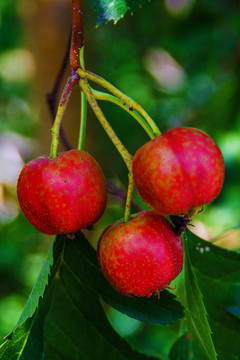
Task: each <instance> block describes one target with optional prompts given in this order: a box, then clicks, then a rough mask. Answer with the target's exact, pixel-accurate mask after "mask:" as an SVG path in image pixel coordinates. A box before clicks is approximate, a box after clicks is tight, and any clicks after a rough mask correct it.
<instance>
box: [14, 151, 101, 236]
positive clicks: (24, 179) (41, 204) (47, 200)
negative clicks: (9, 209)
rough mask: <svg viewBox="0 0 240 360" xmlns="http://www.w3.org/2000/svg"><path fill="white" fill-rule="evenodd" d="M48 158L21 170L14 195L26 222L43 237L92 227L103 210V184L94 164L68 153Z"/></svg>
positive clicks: (82, 154) (83, 156)
mask: <svg viewBox="0 0 240 360" xmlns="http://www.w3.org/2000/svg"><path fill="white" fill-rule="evenodd" d="M48 156H49V155H48V154H46V155H43V156H40V157H38V158H37V159H33V160H31V161H30V162H28V163H27V164H26V165H25V166H24V167H23V169H22V171H21V173H20V175H19V179H18V184H17V194H18V200H19V204H20V206H21V209H22V211H23V213H24V215H25V216H26V218H27V219H28V221H29V222H30V223H31V224H32V225H33V226H34V227H35V228H36V229H38V230H39V231H41V232H43V233H45V234H52V235H53V234H67V233H74V232H76V231H77V230H79V229H82V228H86V227H88V226H90V225H92V224H94V223H95V222H96V221H97V220H98V219H99V218H100V217H101V215H102V213H103V212H104V209H105V206H106V183H105V178H104V175H103V172H102V170H101V168H100V166H99V165H98V163H97V162H96V160H95V159H94V158H93V157H92V156H91V155H89V154H88V153H87V152H84V151H80V150H71V151H67V152H63V153H60V154H59V156H57V157H56V158H54V159H49V158H48Z"/></svg>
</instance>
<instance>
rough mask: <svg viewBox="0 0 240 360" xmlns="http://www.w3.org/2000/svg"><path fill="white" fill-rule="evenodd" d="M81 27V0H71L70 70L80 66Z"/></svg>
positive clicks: (82, 42)
mask: <svg viewBox="0 0 240 360" xmlns="http://www.w3.org/2000/svg"><path fill="white" fill-rule="evenodd" d="M83 44H84V39H83V27H82V0H72V39H71V49H70V64H71V67H72V70H73V71H74V70H77V69H78V68H79V67H81V63H80V60H79V51H80V49H81V47H83Z"/></svg>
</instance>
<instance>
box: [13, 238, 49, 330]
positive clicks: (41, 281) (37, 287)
mask: <svg viewBox="0 0 240 360" xmlns="http://www.w3.org/2000/svg"><path fill="white" fill-rule="evenodd" d="M52 265H53V244H52V245H51V246H50V249H49V251H48V254H47V257H46V260H45V262H44V264H43V267H42V269H41V271H40V273H39V275H38V278H37V280H36V282H35V284H34V286H33V288H32V291H31V293H30V296H29V298H28V300H27V303H26V305H25V307H24V309H23V312H22V314H21V316H20V318H19V320H18V322H17V325H16V326H15V327H14V329H13V331H14V330H15V329H16V328H17V327H18V326H21V325H22V324H23V323H24V321H25V320H26V319H27V318H29V317H31V316H32V315H33V314H34V311H35V310H36V308H37V306H38V302H39V299H40V297H41V296H43V293H44V290H45V288H46V286H47V284H48V277H49V275H50V269H51V266H52Z"/></svg>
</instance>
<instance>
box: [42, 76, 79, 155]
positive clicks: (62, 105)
mask: <svg viewBox="0 0 240 360" xmlns="http://www.w3.org/2000/svg"><path fill="white" fill-rule="evenodd" d="M77 80H78V75H77V74H72V75H70V76H69V78H68V80H67V83H66V85H65V87H64V89H63V92H62V96H61V100H60V102H59V105H58V109H57V114H56V117H55V120H54V124H53V126H52V129H51V133H52V143H51V149H50V156H49V157H50V158H55V157H57V151H58V145H59V132H60V126H61V122H62V118H63V114H64V111H65V109H66V106H67V103H68V100H69V97H70V94H71V92H72V89H73V87H74V86H75V85H76V83H77Z"/></svg>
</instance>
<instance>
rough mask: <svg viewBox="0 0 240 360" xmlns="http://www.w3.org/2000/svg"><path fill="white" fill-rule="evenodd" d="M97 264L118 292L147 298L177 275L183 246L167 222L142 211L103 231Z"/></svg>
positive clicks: (180, 266) (161, 217) (181, 260)
mask: <svg viewBox="0 0 240 360" xmlns="http://www.w3.org/2000/svg"><path fill="white" fill-rule="evenodd" d="M98 261H99V264H100V267H101V269H102V271H103V273H104V275H105V276H106V278H107V279H108V280H109V282H110V283H111V284H112V286H113V287H114V288H115V289H116V290H117V291H119V292H120V293H122V294H123V295H126V296H143V297H149V296H151V295H152V294H153V293H154V292H156V293H158V291H159V290H162V289H164V288H166V287H167V286H168V285H169V284H170V282H171V281H172V280H173V279H174V278H175V277H176V276H177V275H178V274H179V273H180V271H181V269H182V265H183V249H182V243H181V239H180V237H179V236H177V235H175V233H174V231H173V229H172V227H171V225H170V223H169V222H168V221H167V219H165V218H164V217H163V216H161V215H158V214H156V213H154V212H152V211H142V212H141V213H139V214H138V215H136V216H135V217H134V218H133V219H131V220H130V221H128V222H126V223H122V224H119V223H114V224H112V225H111V226H109V227H108V228H107V229H105V231H104V232H103V233H102V235H101V237H100V240H99V243H98Z"/></svg>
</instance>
